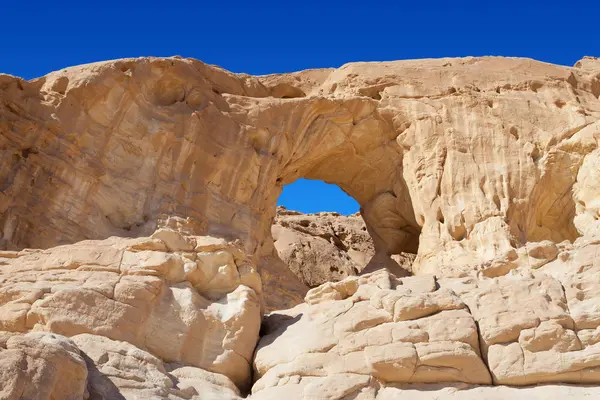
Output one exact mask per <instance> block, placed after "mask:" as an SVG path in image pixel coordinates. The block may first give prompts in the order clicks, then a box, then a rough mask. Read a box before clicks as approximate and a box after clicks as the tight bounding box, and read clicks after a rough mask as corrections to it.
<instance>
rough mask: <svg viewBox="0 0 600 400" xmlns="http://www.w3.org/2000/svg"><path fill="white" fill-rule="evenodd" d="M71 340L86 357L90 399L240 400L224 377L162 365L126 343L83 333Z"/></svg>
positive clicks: (233, 387) (183, 367)
mask: <svg viewBox="0 0 600 400" xmlns="http://www.w3.org/2000/svg"><path fill="white" fill-rule="evenodd" d="M73 341H74V342H75V343H76V344H77V346H78V347H79V349H80V350H81V353H82V355H83V356H84V357H85V360H86V363H87V367H88V371H89V376H88V383H87V385H88V391H89V393H90V398H91V399H98V400H103V399H106V400H109V399H117V398H124V399H149V398H153V399H155V398H156V399H169V400H179V399H192V400H200V399H202V400H204V399H208V400H217V399H219V400H220V399H227V400H234V399H236V400H237V399H241V397H240V392H239V390H238V388H237V387H236V386H235V385H234V384H233V382H232V381H231V380H230V379H228V378H227V377H225V376H223V375H219V374H215V373H211V372H208V371H205V370H203V369H200V368H195V367H190V366H181V365H177V364H165V363H163V362H162V361H161V360H160V359H159V358H157V357H154V356H153V355H151V354H149V353H148V352H146V351H143V350H141V349H139V348H136V347H135V346H133V345H131V344H129V343H127V342H119V341H114V340H110V339H108V338H106V337H103V336H95V335H90V334H82V335H77V336H75V337H73Z"/></svg>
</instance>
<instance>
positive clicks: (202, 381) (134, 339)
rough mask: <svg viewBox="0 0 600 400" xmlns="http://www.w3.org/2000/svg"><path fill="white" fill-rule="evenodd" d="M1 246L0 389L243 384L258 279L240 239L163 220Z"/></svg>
mask: <svg viewBox="0 0 600 400" xmlns="http://www.w3.org/2000/svg"><path fill="white" fill-rule="evenodd" d="M0 256H1V257H2V258H0V263H1V265H0V334H1V335H0V337H5V338H6V340H4V341H3V343H2V342H0V365H4V367H3V368H0V369H2V371H3V372H2V373H3V374H5V375H6V374H8V377H7V378H6V379H3V380H2V391H0V393H2V395H3V397H0V398H2V399H4V398H6V399H19V398H21V396H25V397H24V398H44V399H45V398H48V399H59V398H60V399H63V398H64V399H71V398H72V399H80V398H82V396H83V395H84V392H85V390H86V387H87V390H88V391H90V393H91V394H92V395H93V396H92V398H98V399H115V398H119V397H116V394H117V393H122V394H123V395H124V396H126V397H129V396H131V397H135V396H138V397H137V398H150V396H151V395H152V396H159V397H161V398H185V399H188V398H194V397H193V396H196V397H195V398H200V397H197V396H199V395H200V394H201V393H204V394H205V391H206V390H207V388H208V389H211V390H212V391H213V392H214V391H217V390H216V389H215V387H217V388H218V389H219V390H218V391H217V392H218V393H217V394H215V395H214V396H213V397H214V398H215V399H216V398H223V397H222V396H225V393H229V394H228V396H230V397H231V398H236V397H237V396H238V395H239V391H238V389H237V388H236V386H235V385H234V384H236V385H238V387H239V388H241V389H243V390H247V389H248V385H249V383H250V372H251V371H250V363H251V362H252V354H253V352H254V347H255V345H256V342H257V340H258V334H259V329H260V323H261V304H262V301H261V293H262V288H261V281H260V277H259V275H258V273H257V272H256V270H255V269H254V268H253V267H252V265H251V264H250V263H249V262H248V260H247V258H246V257H245V255H244V253H243V252H242V251H241V250H240V248H239V247H238V246H237V245H236V244H235V243H227V242H226V241H224V240H222V239H216V238H211V237H201V236H183V235H181V234H179V233H178V232H176V231H174V230H169V229H166V228H162V229H160V230H158V231H156V232H155V233H154V234H153V235H152V236H151V237H140V238H135V239H122V238H116V237H111V238H108V239H106V240H103V241H84V242H79V243H76V244H73V245H66V246H59V247H54V248H51V249H48V250H28V249H26V250H22V251H20V252H15V251H4V252H2V253H0ZM28 332H29V333H28ZM47 332H52V334H50V333H47ZM55 334H56V335H55ZM67 338H71V340H69V339H67ZM2 348H4V349H2ZM86 364H87V367H86ZM19 368H22V370H20V369H19ZM15 373H18V374H17V375H14V374H15ZM132 380H133V381H134V383H131V381H132ZM86 381H87V386H86ZM174 382H178V384H177V385H176V384H174ZM221 389H223V390H221ZM24 390H25V391H24ZM209 391H210V390H209ZM179 392H181V393H179ZM221 392H222V393H221ZM27 393H39V396H40V397H35V396H34V395H33V394H30V395H28V394H27ZM28 396H29V397H28ZM202 398H203V399H204V398H206V397H204V395H203V397H202Z"/></svg>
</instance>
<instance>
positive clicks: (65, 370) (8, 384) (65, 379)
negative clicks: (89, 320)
mask: <svg viewBox="0 0 600 400" xmlns="http://www.w3.org/2000/svg"><path fill="white" fill-rule="evenodd" d="M87 377H88V370H87V368H86V365H85V361H84V359H83V358H82V357H81V355H80V353H79V349H78V348H77V346H76V345H75V344H74V343H73V342H72V341H71V340H69V339H67V338H66V337H63V336H60V335H54V334H52V333H46V332H31V333H27V334H25V335H14V336H12V337H10V338H9V339H8V340H7V341H6V343H5V344H4V345H3V346H0V398H1V399H3V400H19V399H36V400H37V399H39V400H53V399H65V400H78V399H82V398H84V396H86V395H87V391H86V381H87Z"/></svg>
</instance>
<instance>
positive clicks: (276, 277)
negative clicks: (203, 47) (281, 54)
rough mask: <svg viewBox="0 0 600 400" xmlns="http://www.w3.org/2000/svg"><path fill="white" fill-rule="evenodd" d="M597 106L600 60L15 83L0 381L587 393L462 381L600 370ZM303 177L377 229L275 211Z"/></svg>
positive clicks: (5, 200) (268, 390) (3, 175)
mask: <svg viewBox="0 0 600 400" xmlns="http://www.w3.org/2000/svg"><path fill="white" fill-rule="evenodd" d="M599 98H600V62H599V60H598V59H596V58H592V57H588V58H584V59H582V60H581V61H579V62H578V63H577V64H576V65H575V66H574V67H565V66H557V65H551V64H546V63H542V62H537V61H534V60H529V59H519V58H501V57H479V58H473V57H467V58H461V59H436V60H414V61H397V62H384V63H351V64H346V65H344V66H342V67H340V68H337V69H319V70H310V71H301V72H297V73H292V74H277V75H268V76H260V77H253V76H249V75H245V74H233V73H230V72H227V71H225V70H223V69H221V68H219V67H216V66H211V65H207V64H204V63H202V62H200V61H198V60H193V59H183V58H181V57H172V58H139V59H125V60H115V61H108V62H101V63H95V64H89V65H83V66H77V67H72V68H66V69H63V70H61V71H56V72H53V73H51V74H48V75H47V76H44V77H41V78H38V79H34V80H31V81H24V80H22V79H20V78H17V77H13V76H8V75H0V181H1V182H2V190H1V191H0V248H2V251H0V345H1V346H2V350H1V351H0V355H2V354H3V355H5V356H6V357H1V358H0V363H2V362H4V363H8V364H7V365H6V368H4V367H3V368H2V369H1V372H0V374H4V375H2V378H3V380H2V381H3V382H9V383H8V384H4V386H3V387H2V388H1V390H2V391H4V392H2V395H3V396H7V397H8V398H11V397H10V396H13V397H14V396H15V393H19V391H21V389H22V390H26V391H30V392H31V396H38V397H39V398H84V397H85V396H86V392H85V391H86V387H87V390H88V392H89V393H88V394H90V395H91V394H92V392H94V391H95V392H94V393H99V395H100V396H103V397H101V398H106V399H108V398H111V397H114V396H113V395H116V393H121V395H122V394H123V393H126V396H125V397H130V398H136V397H156V398H173V399H177V398H192V399H193V398H194V397H202V396H203V395H204V394H205V396H207V397H208V398H210V396H212V397H213V398H232V399H235V398H236V397H237V396H239V395H240V394H241V393H243V392H245V391H247V390H249V389H250V386H252V389H251V390H252V393H253V395H252V396H253V397H255V398H261V396H262V397H263V398H286V399H287V398H289V399H293V398H303V399H305V398H315V399H321V398H328V399H343V398H346V399H349V398H353V399H355V400H358V399H374V398H394V397H404V396H411V395H413V394H414V395H415V396H421V395H423V393H425V392H422V391H420V390H427V389H424V388H425V386H420V387H419V386H410V387H406V386H405V385H406V384H419V385H424V384H428V383H432V382H435V383H438V382H451V384H447V385H446V387H444V388H434V389H431V390H432V391H431V392H427V393H428V394H431V395H436V396H437V395H438V394H439V396H440V397H445V396H448V397H452V396H455V397H458V396H461V395H463V394H464V395H465V396H467V397H466V398H468V396H472V397H474V396H477V397H478V398H481V397H486V396H488V394H489V398H494V396H496V397H499V396H508V397H515V398H518V397H519V396H521V397H523V396H530V397H532V398H535V397H540V398H541V397H542V396H545V395H548V394H549V393H550V394H552V395H554V394H557V395H560V394H564V395H581V396H583V395H588V394H589V395H594V394H595V392H594V390H593V389H588V388H584V387H576V388H574V387H570V386H560V387H559V388H558V389H557V390H556V391H553V389H547V388H546V387H535V388H526V389H523V390H522V391H519V390H521V389H515V388H509V387H500V388H491V387H486V388H483V387H480V386H477V387H472V386H456V383H457V382H462V383H463V384H465V385H473V384H485V385H489V384H494V385H517V386H523V385H531V384H539V383H563V384H564V383H577V384H585V383H590V384H598V383H600V373H599V372H598V371H600V347H599V346H600V333H599V329H600V311H599V310H600V308H599V306H598V304H600V290H599V289H598V282H599V279H600V275H599V274H600V264H598V262H599V261H598V260H600V253H599V251H600V250H599V247H600V244H599V242H598V228H599V227H600V225H599V224H598V221H599V218H600V217H599V210H600V208H599V204H600V203H599V201H600V200H599V196H600V186H599V184H598V182H599V179H598V177H599V176H600V172H599V165H600V161H599V160H600V153H599V147H598V140H599V138H600V100H599ZM299 178H308V179H317V180H323V181H326V182H329V183H333V184H336V185H338V186H339V187H340V188H341V189H343V190H344V191H345V192H346V193H348V194H349V195H350V196H352V197H353V198H355V199H356V200H357V202H358V203H359V204H360V209H361V217H362V222H361V219H360V218H358V216H354V217H347V218H345V220H344V219H343V218H339V217H338V216H335V215H333V214H329V215H325V214H323V215H316V216H303V215H300V214H295V215H294V214H293V213H288V214H287V215H285V216H279V217H277V216H276V204H277V198H278V196H279V194H280V193H281V190H282V188H283V186H284V185H286V184H289V183H292V182H294V181H295V180H297V179H299ZM352 218H353V219H352ZM274 221H275V227H273V226H272V225H273V222H274ZM285 221H287V222H285ZM306 221H307V222H306ZM283 222H285V223H286V224H287V226H284V223H283ZM307 223H308V226H304V225H306V224H307ZM312 223H314V226H313V225H311V224H312ZM363 223H364V225H363ZM363 228H364V229H363ZM365 229H366V231H365ZM274 239H275V240H274ZM313 244H314V245H315V246H314V248H313V247H312V246H313ZM309 246H311V249H310V251H309V250H308V247H309ZM278 253H279V254H280V255H281V257H280V256H279V255H278ZM406 254H416V258H414V260H412V258H411V257H407V256H405V255H406ZM282 259H283V260H282ZM284 261H285V262H284ZM286 262H287V263H288V265H286ZM365 262H366V264H365ZM399 265H400V267H402V266H407V265H410V268H406V269H403V268H400V269H398V266H399ZM363 267H364V268H363ZM380 268H387V270H379V269H380ZM336 269H337V271H336ZM405 270H410V272H411V273H413V274H415V275H416V276H414V277H405V276H401V275H406V271H405ZM292 271H293V272H292ZM357 272H360V273H362V274H363V275H361V276H354V275H356V274H357ZM390 272H392V274H390ZM394 273H395V274H397V276H394V275H393V274H394ZM317 285H319V286H317ZM309 286H311V287H312V286H316V287H314V288H313V289H311V290H310V291H309V290H308V289H309ZM303 299H304V301H303ZM277 309H280V310H282V311H276V312H272V313H270V314H269V315H268V317H267V319H266V320H265V321H264V323H263V329H262V330H263V333H264V335H263V336H262V338H260V342H259V345H258V348H257V349H256V352H254V350H255V346H256V343H257V341H258V340H259V328H260V324H261V322H260V321H261V317H262V315H263V311H265V310H267V311H272V310H277ZM283 309H286V310H283ZM36 335H41V336H36ZM52 335H54V336H52ZM58 335H62V336H58ZM83 359H85V362H83V363H82V360H83ZM23 360H25V361H23ZM25 362H26V365H25V366H24V365H23V363H25ZM251 366H252V367H253V368H254V369H255V374H251V370H250V368H251ZM6 371H8V372H6ZM63 375H64V376H69V377H72V379H68V380H63V379H62V378H61V376H63ZM86 376H87V378H86ZM129 377H132V379H129ZM86 379H87V384H86V383H85V382H86ZM24 382H25V383H24ZM234 385H235V386H234ZM398 385H404V386H402V387H398ZM7 388H8V389H7ZM90 388H91V389H90ZM420 388H421V389H420ZM5 392H6V393H7V394H5ZM30 392H21V393H28V395H29V393H30ZM17 396H20V394H18V395H17ZM386 396H387V397H386ZM203 398H204V397H203Z"/></svg>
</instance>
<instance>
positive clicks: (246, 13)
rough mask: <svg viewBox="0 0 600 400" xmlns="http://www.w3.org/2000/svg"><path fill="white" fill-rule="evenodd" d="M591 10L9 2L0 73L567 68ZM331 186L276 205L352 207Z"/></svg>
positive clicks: (576, 55) (588, 33) (0, 26)
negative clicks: (541, 64) (148, 61)
mask: <svg viewBox="0 0 600 400" xmlns="http://www.w3.org/2000/svg"><path fill="white" fill-rule="evenodd" d="M598 15H600V1H598V0H595V1H594V0H580V1H577V2H571V3H568V2H565V1H560V2H559V1H552V0H548V1H538V0H531V1H527V0H520V1H513V0H503V1H493V2H488V1H484V0H478V1H459V0H455V1H447V0H445V1H433V0H432V1H415V0H411V1H360V2H358V1H351V0H349V1H327V0H320V1H314V0H302V1H296V2H286V1H254V2H250V1H244V2H242V1H219V0H213V1H196V2H177V1H166V2H152V1H145V2H140V1H126V0H121V1H118V2H117V1H111V0H108V1H101V2H83V1H77V2H75V1H56V2H48V1H44V2H41V1H36V0H32V1H17V0H12V1H11V0H6V1H4V2H3V4H2V11H1V12H0V16H1V18H0V19H1V22H0V35H1V37H2V49H1V50H0V52H1V53H0V72H3V73H10V74H13V75H18V76H22V77H24V78H27V79H29V78H33V77H37V76H41V75H44V74H46V73H48V72H50V71H52V70H56V69H60V68H63V67H66V66H70V65H76V64H82V63H87V62H93V61H100V60H106V59H114V58H121V57H136V56H147V55H153V56H171V55H181V56H184V57H194V58H198V59H200V60H203V61H205V62H208V63H212V64H218V65H220V66H222V67H224V68H227V69H229V70H231V71H234V72H246V73H251V74H267V73H273V72H288V71H295V70H300V69H306V68H318V67H337V66H340V65H342V64H344V63H346V62H350V61H383V60H398V59H410V58H423V57H445V56H468V55H473V56H479V55H505V56H523V57H531V58H535V59H538V60H542V61H548V62H552V63H557V64H563V65H573V64H574V63H575V62H576V61H577V60H578V59H580V58H581V57H582V56H584V55H596V56H600V29H599V28H598V26H599V24H598ZM296 186H297V189H296ZM334 189H335V188H334ZM334 189H331V190H329V189H326V188H325V186H324V184H321V185H318V184H311V183H310V182H306V181H302V182H299V183H296V184H294V185H289V186H288V187H286V189H285V190H284V194H283V196H282V200H281V201H280V202H281V203H283V204H284V205H286V206H288V207H289V208H295V209H299V210H301V211H305V212H312V211H318V210H336V211H339V212H342V213H352V212H355V211H356V210H357V209H358V207H357V206H356V204H353V203H352V202H350V201H348V199H345V198H344V197H343V196H344V195H343V192H341V191H340V190H334Z"/></svg>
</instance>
